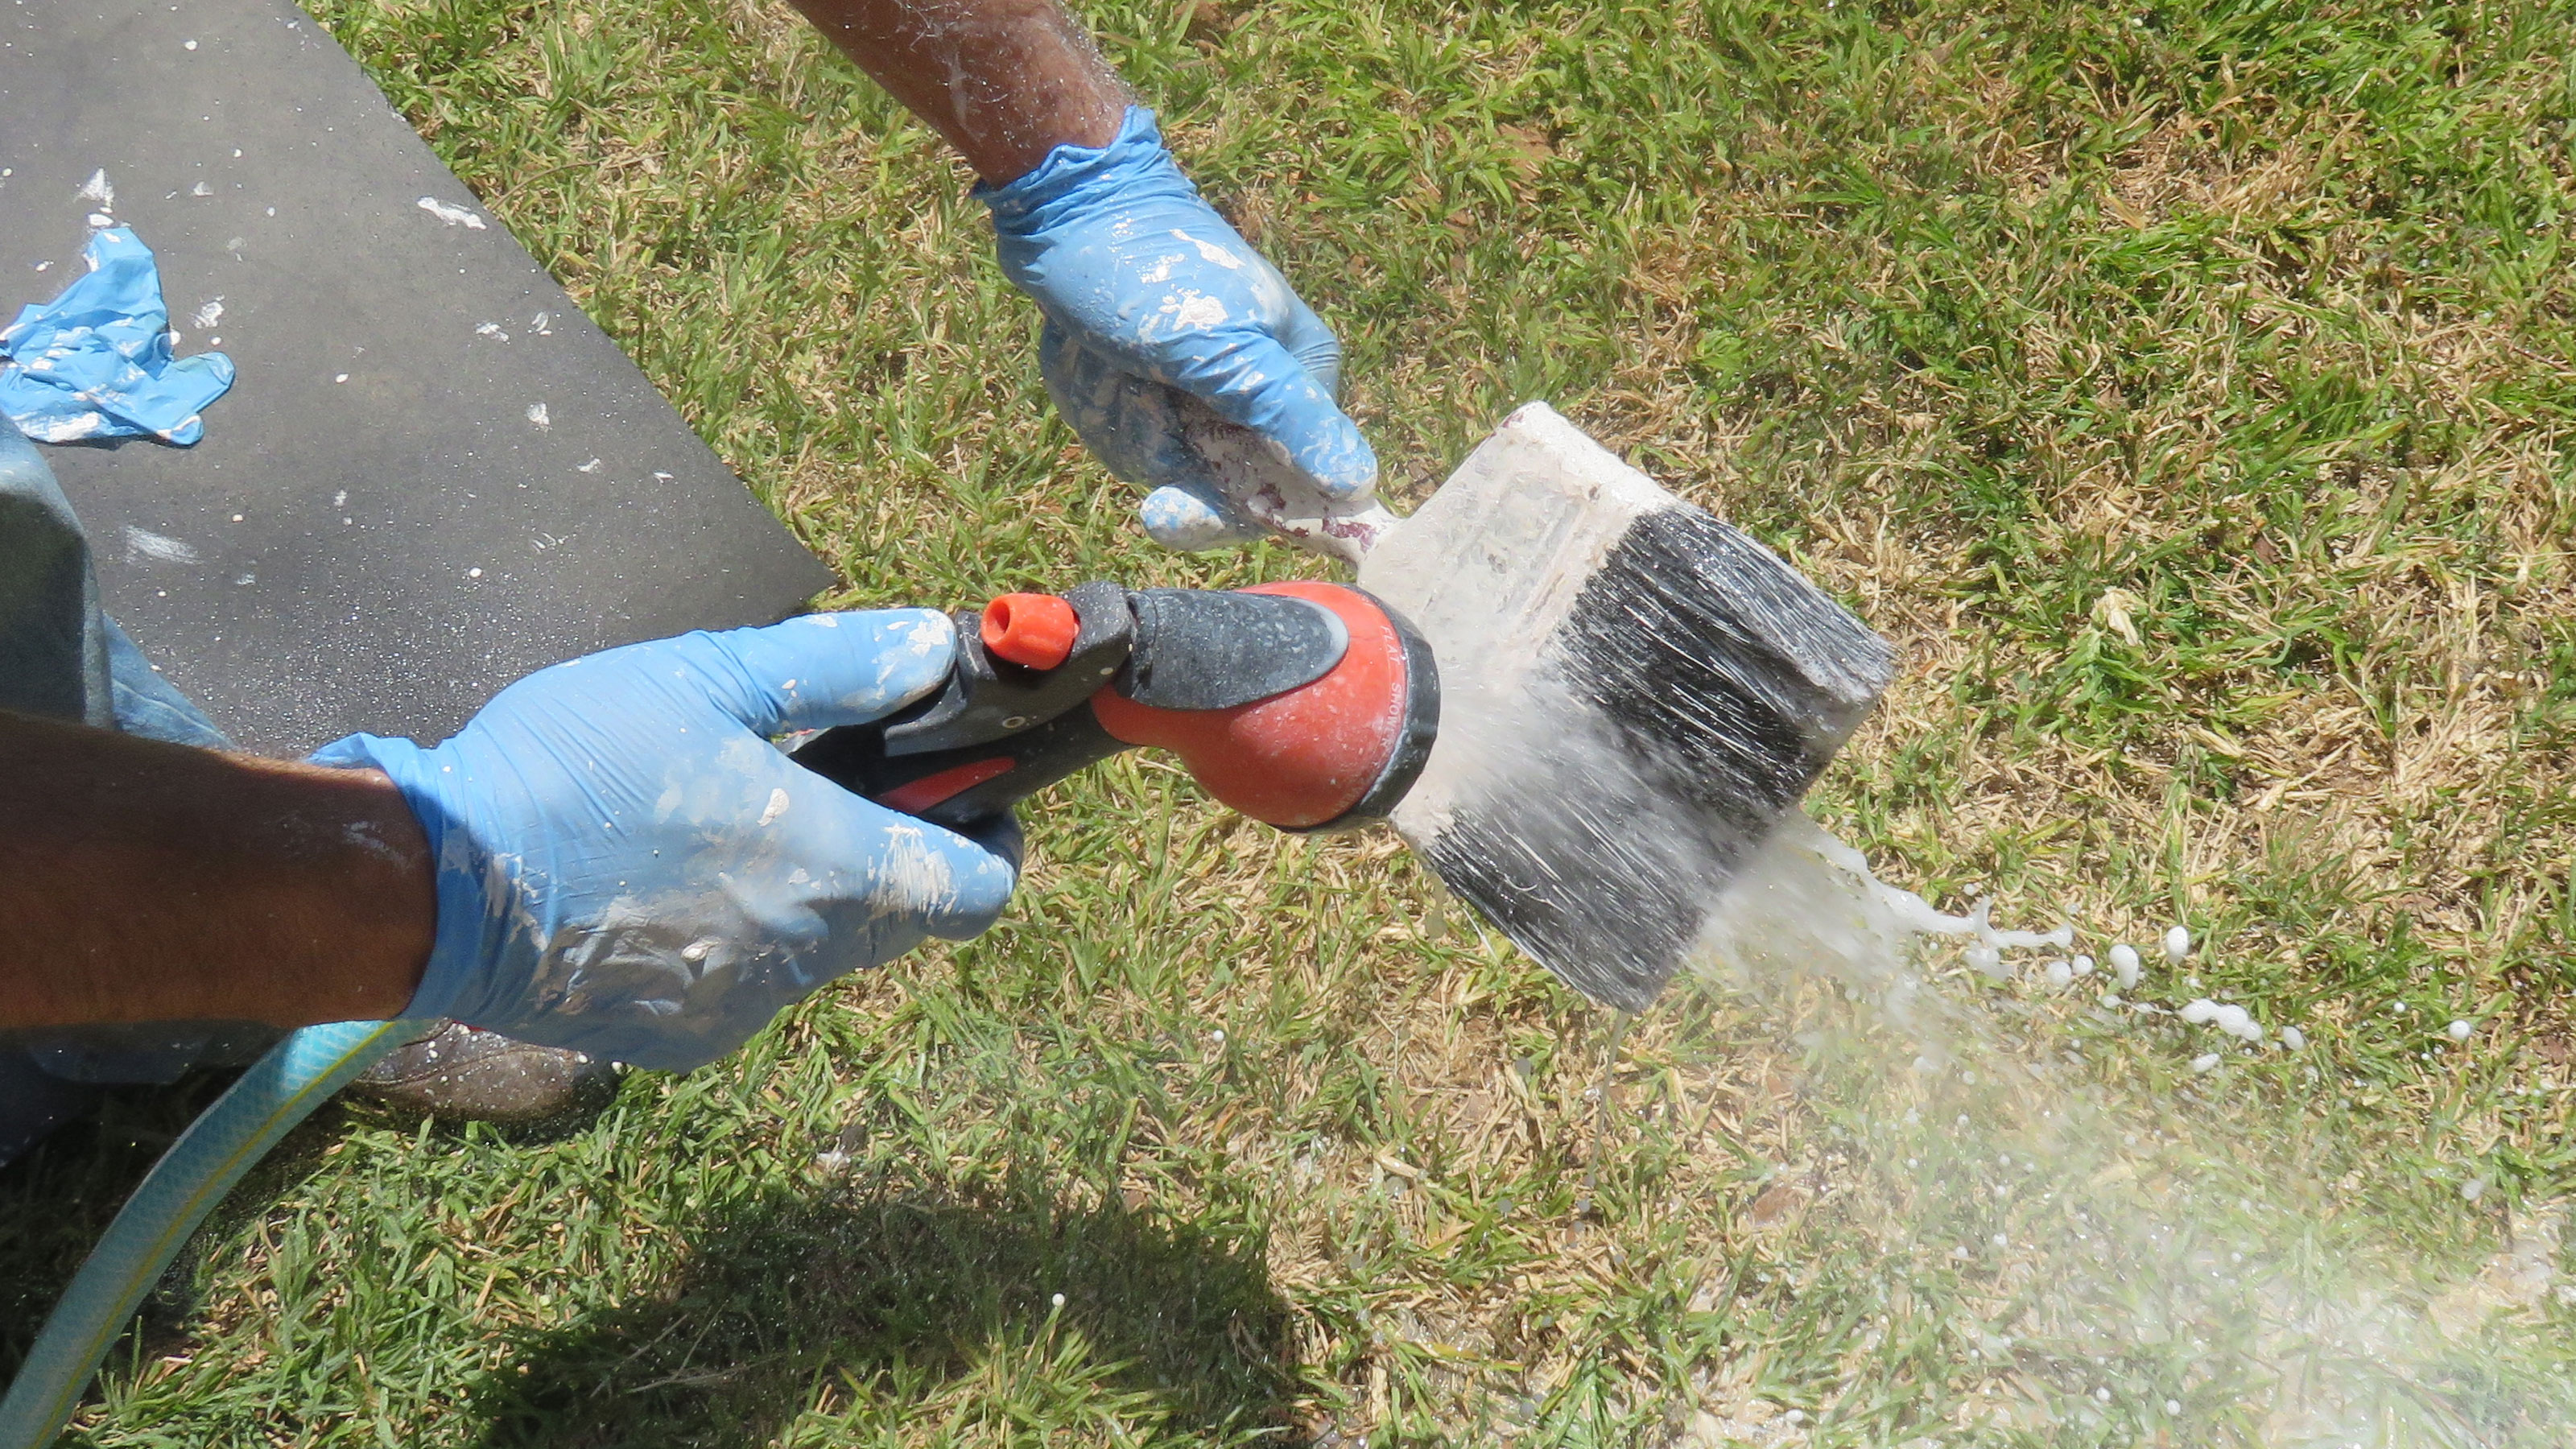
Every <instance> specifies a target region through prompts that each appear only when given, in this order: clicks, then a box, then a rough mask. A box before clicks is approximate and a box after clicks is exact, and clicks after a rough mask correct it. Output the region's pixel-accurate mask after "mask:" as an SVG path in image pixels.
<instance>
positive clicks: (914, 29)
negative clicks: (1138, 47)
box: [795, 0, 1127, 185]
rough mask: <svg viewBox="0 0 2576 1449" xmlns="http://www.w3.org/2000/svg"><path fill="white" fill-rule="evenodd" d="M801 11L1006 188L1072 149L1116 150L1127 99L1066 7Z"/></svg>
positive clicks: (933, 3) (964, 4) (812, 4)
mask: <svg viewBox="0 0 2576 1449" xmlns="http://www.w3.org/2000/svg"><path fill="white" fill-rule="evenodd" d="M795 4H796V6H797V8H798V9H800V10H802V11H804V12H805V14H806V16H807V18H809V19H811V20H812V21H813V22H814V24H815V25H816V26H818V27H820V28H821V30H822V31H823V33H824V34H825V35H828V36H830V37H831V38H832V41H833V43H834V44H836V45H838V46H839V47H840V48H841V50H842V52H843V53H844V54H846V55H848V56H849V57H850V59H851V60H853V61H856V62H857V63H858V65H859V68H860V69H862V70H864V71H866V72H867V73H868V74H869V75H871V76H874V77H875V78H876V81H877V83H878V84H879V85H882V86H884V87H885V88H886V89H887V90H888V91H889V92H891V93H892V94H893V96H894V98H895V99H896V100H899V101H901V102H903V103H904V105H905V106H906V107H908V108H909V109H910V110H911V111H912V113H913V114H914V115H916V116H919V117H921V119H922V120H924V121H926V122H928V123H929V124H930V125H931V126H933V127H934V128H936V129H937V130H938V132H939V134H941V135H943V136H945V137H947V138H948V141H949V144H950V145H953V146H955V147H956V148H957V150H958V152H959V154H961V155H963V156H964V157H965V158H966V160H967V163H968V164H969V165H971V166H973V167H974V168H975V170H976V172H977V174H979V175H981V176H982V177H983V178H984V179H985V180H987V181H990V182H993V183H995V184H997V185H998V184H1000V183H1003V182H1008V181H1013V180H1016V179H1018V178H1019V177H1020V176H1022V175H1024V174H1026V173H1027V172H1028V171H1030V170H1031V169H1032V168H1034V167H1035V166H1036V165H1037V164H1038V163H1039V162H1040V161H1043V160H1045V159H1046V154H1047V152H1049V151H1050V150H1053V149H1054V148H1055V147H1057V146H1059V145H1062V144H1065V143H1067V142H1071V143H1073V144H1075V145H1081V146H1105V145H1107V144H1108V143H1109V141H1110V139H1111V138H1112V137H1113V136H1115V135H1116V134H1117V133H1118V122H1119V118H1120V117H1121V116H1122V115H1123V114H1125V112H1126V108H1127V91H1126V88H1125V87H1124V86H1122V85H1120V84H1119V83H1118V78H1117V76H1116V75H1114V74H1112V73H1111V71H1110V69H1109V66H1108V64H1107V63H1106V62H1104V61H1103V60H1102V59H1101V58H1100V52H1099V51H1098V50H1097V49H1096V48H1094V47H1093V45H1092V43H1091V38H1090V37H1089V36H1088V35H1086V34H1084V33H1083V30H1082V28H1081V26H1080V25H1079V24H1078V23H1077V22H1076V21H1075V20H1074V19H1073V18H1072V17H1071V16H1068V15H1067V14H1065V13H1064V11H1063V10H1061V9H1059V8H1058V7H1057V5H1056V4H1055V0H795Z"/></svg>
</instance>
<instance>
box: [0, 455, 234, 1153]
mask: <svg viewBox="0 0 2576 1449" xmlns="http://www.w3.org/2000/svg"><path fill="white" fill-rule="evenodd" d="M0 709H11V710H17V711H19V712H21V713H24V714H34V715H43V716H47V717H49V718H53V719H64V720H78V721H80V722H81V723H84V724H89V725H95V726H98V727H100V728H110V729H119V730H124V731H126V732H127V733H129V734H138V735H148V736H150V737H152V738H154V739H160V740H172V741H176V742H177V743H180V744H184V745H197V746H200V747H203V748H208V749H229V748H231V746H232V741H231V740H229V739H227V738H226V737H225V735H224V732H223V731H222V730H219V729H217V728H215V723H214V721H213V720H210V719H208V718H206V715H205V712H204V711H202V710H200V709H198V708H197V707H196V706H195V705H194V704H191V703H189V702H188V698H187V696H186V695H183V694H181V693H180V692H179V691H178V689H177V688H176V687H175V686H173V685H172V684H171V683H170V682H169V681H168V680H165V679H163V678H162V677H161V676H160V675H159V674H158V673H156V672H155V671H154V670H153V668H152V665H151V662H150V661H149V660H147V659H145V658H144V657H143V651H142V650H140V649H138V648H136V647H135V645H134V641H133V640H131V639H129V638H127V637H126V636H125V631H124V630H122V629H119V628H118V627H116V623H115V621H114V620H112V619H110V618H108V617H107V613H106V611H105V610H104V609H102V608H101V607H100V604H99V595H98V577H97V574H96V573H95V572H94V571H93V570H92V568H91V567H90V550H89V539H88V536H87V535H86V534H84V533H83V532H82V531H81V526H80V520H79V519H78V518H76V517H74V516H73V514H72V508H71V503H70V502H69V501H68V500H67V499H65V498H64V497H63V491H62V489H61V488H60V487H59V486H57V485H56V484H55V482H54V474H53V470H52V469H51V468H48V467H46V466H45V460H44V458H43V457H42V456H41V455H40V454H38V453H37V451H36V448H35V445H34V444H32V443H29V442H28V441H27V440H26V439H25V438H22V437H20V436H19V435H18V431H17V429H16V428H14V427H11V426H9V425H8V423H7V422H6V421H5V420H0ZM31 944H33V943H31ZM277 1036H278V1032H277V1031H276V1030H275V1029H274V1028H272V1027H265V1026H260V1025H257V1024H254V1023H207V1022H180V1023H158V1022H156V1023H151V1024H148V1025H141V1026H112V1027H87V1028H82V1029H79V1030H48V1031H26V1032H14V1033H13V1032H0V1164H5V1163H6V1162H7V1161H8V1160H9V1159H10V1158H11V1157H14V1156H16V1155H17V1154H18V1153H19V1152H20V1151H23V1150H24V1149H25V1148H26V1147H27V1146H28V1145H30V1144H31V1143H33V1142H35V1141H37V1140H38V1139H40V1138H42V1137H43V1136H44V1135H45V1134H46V1133H47V1132H50V1131H52V1130H53V1128H54V1127H56V1126H58V1125H60V1124H61V1123H62V1122H64V1121H66V1120H68V1119H69V1118H70V1117H72V1116H75V1115H77V1114H78V1113H80V1112H81V1111H83V1110H85V1109H86V1108H87V1107H88V1105H89V1103H90V1101H91V1099H93V1098H94V1097H95V1096H96V1088H97V1086H98V1085H100V1084H106V1083H119V1082H173V1081H177V1080H178V1079H179V1076H180V1074H181V1073H183V1072H185V1071H187V1070H188V1069H189V1068H190V1067H192V1066H195V1065H198V1064H200V1063H231V1064H238V1063H240V1062H244V1061H247V1060H249V1059H250V1058H251V1057H252V1056H255V1055H256V1054H257V1053H258V1052H260V1051H263V1050H265V1049H266V1048H267V1046H268V1044H269V1043H271V1042H273V1041H275V1040H276V1038H277Z"/></svg>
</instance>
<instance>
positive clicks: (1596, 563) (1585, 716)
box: [1192, 403, 1895, 1010]
mask: <svg viewBox="0 0 2576 1449" xmlns="http://www.w3.org/2000/svg"><path fill="white" fill-rule="evenodd" d="M1192 437H1193V441H1194V442H1196V443H1197V444H1198V446H1199V450H1200V452H1201V454H1202V455H1203V456H1204V457H1205V458H1206V459H1207V461H1208V462H1209V464H1210V469H1211V472H1212V473H1213V475H1214V476H1215V477H1216V478H1217V479H1218V480H1219V487H1220V489H1221V490H1222V491H1223V492H1224V493H1225V494H1226V495H1227V496H1228V497H1229V498H1230V499H1231V500H1232V501H1233V502H1234V503H1235V504H1236V505H1237V506H1238V507H1240V508H1242V509H1243V510H1244V511H1245V512H1246V513H1248V514H1250V515H1251V516H1252V517H1254V518H1256V519H1257V520H1259V521H1260V522H1261V523H1262V524H1263V525H1264V526H1265V527H1267V528H1269V529H1270V530H1271V531H1272V532H1274V533H1276V534H1277V535H1279V536H1280V537H1282V538H1284V539H1287V540H1288V541H1290V542H1292V543H1295V544H1297V545H1299V546H1300V547H1303V548H1307V549H1310V550H1312V551H1313V552H1316V553H1319V554H1323V555H1325V556H1327V557H1331V558H1336V559H1340V560H1342V561H1344V562H1346V563H1351V564H1354V565H1356V566H1357V568H1358V571H1359V583H1360V586H1361V588H1362V589H1364V590H1366V591H1367V592H1368V593H1369V594H1372V595H1374V596H1375V597H1376V598H1377V599H1378V600H1380V601H1381V602H1382V603H1383V604H1384V605H1386V606H1387V608H1388V609H1389V610H1390V611H1391V612H1393V613H1395V614H1396V615H1398V616H1399V617H1400V618H1402V619H1403V620H1405V621H1407V622H1408V623H1409V624H1410V625H1411V626H1412V627H1413V628H1414V629H1416V630H1418V631H1419V632H1420V634H1421V636H1422V637H1423V638H1424V640H1426V641H1427V642H1428V644H1429V647H1430V652H1431V655H1432V658H1433V659H1434V660H1435V661H1436V664H1437V668H1438V672H1439V690H1440V706H1439V730H1438V735H1437V738H1436V740H1435V741H1434V742H1433V744H1432V746H1431V749H1430V753H1429V757H1428V760H1427V762H1426V763H1425V764H1424V765H1423V766H1422V769H1421V773H1420V774H1419V776H1418V777H1416V778H1415V779H1414V781H1413V782H1412V784H1411V786H1410V788H1409V789H1408V790H1406V791H1405V793H1404V794H1403V796H1402V798H1401V799H1400V800H1398V801H1397V802H1396V803H1395V804H1394V807H1393V809H1392V812H1391V818H1392V820H1393V822H1394V824H1395V827H1396V829H1397V830H1398V831H1399V832H1401V833H1402V834H1403V836H1404V838H1405V840H1406V841H1407V842H1408V843H1410V844H1411V845H1412V847H1413V848H1414V850H1415V851H1416V852H1417V853H1418V854H1419V855H1420V856H1421V857H1422V859H1423V860H1424V861H1426V862H1427V863H1428V864H1429V865H1430V867H1431V869H1432V870H1433V871H1434V872H1435V873H1436V874H1437V875H1438V876H1439V877H1440V880H1441V881H1442V883H1443V884H1445V885H1446V886H1447V887H1448V888H1449V890H1450V891H1451V892H1453V893H1454V894H1456V895H1457V896H1458V898H1459V899H1461V900H1463V901H1465V902H1466V903H1467V904H1468V905H1469V906H1471V907H1473V908H1474V910H1475V911H1476V913H1477V914H1478V915H1480V916H1482V917H1483V918H1484V919H1485V920H1486V921H1488V922H1490V923H1492V924H1493V925H1494V926H1495V927H1496V928H1497V929H1499V930H1501V931H1502V932H1503V934H1505V935H1507V936H1509V937H1510V938H1511V939H1512V940H1513V941H1514V942H1516V943H1517V944H1518V945H1519V946H1520V947H1521V949H1522V950H1524V951H1527V952H1528V953H1529V954H1530V955H1531V956H1532V957H1533V958H1535V959H1536V960H1537V961H1538V962H1539V963H1540V964H1541V965H1543V966H1545V967H1546V968H1547V969H1548V970H1550V971H1552V972H1554V973H1555V974H1556V975H1557V976H1558V977H1559V978H1561V979H1563V980H1564V981H1565V982H1566V983H1567V984H1568V985H1570V986H1572V987H1574V988H1575V989H1576V990H1578V991H1580V992H1582V993H1583V994H1584V995H1586V996H1588V997H1590V998H1592V999H1593V1000H1595V1001H1598V1002H1601V1003H1604V1004H1606V1005H1609V1006H1613V1007H1618V1008H1621V1009H1624V1010H1635V1009H1638V1008H1641V1007H1643V1006H1645V1005H1647V1004H1648V1003H1650V1002H1652V1001H1653V1000H1654V999H1655V997H1656V995H1657V994H1658V993H1659V992H1660V991H1661V990H1662V989H1663V986H1664V984H1665V982H1667V981H1668V980H1670V979H1671V977H1672V976H1673V974H1674V973H1675V972H1676V971H1678V970H1679V969H1680V968H1681V967H1682V966H1683V965H1684V964H1685V963H1686V962H1687V961H1688V959H1689V958H1690V955H1691V952H1692V948H1693V944H1694V942H1695V941H1696V940H1697V939H1698V937H1699V935H1700V933H1701V930H1702V926H1703V923H1704V921H1705V919H1706V917H1707V914H1708V912H1709V909H1710V907H1711V905H1712V903H1713V902H1714V901H1715V899H1716V898H1717V896H1718V895H1719V893H1720V892H1721V891H1722V890H1723V889H1724V888H1725V886H1726V884H1727V882H1728V880H1729V879H1730V878H1731V877H1732V876H1733V875H1734V873H1735V871H1736V869H1737V867H1738V865H1739V863H1740V862H1742V861H1743V860H1744V858H1745V856H1746V854H1747V853H1748V852H1750V851H1751V850H1753V849H1754V848H1755V847H1756V846H1758V845H1759V844H1760V843H1761V842H1762V840H1763V838H1764V837H1765V836H1766V835H1767V834H1768V833H1769V832H1770V829H1771V827H1772V825H1773V824H1774V823H1775V822H1777V821H1778V820H1779V819H1780V818H1781V817H1782V815H1784V814H1785V813H1786V812H1788V811H1791V810H1793V809H1795V808H1796V807H1797V803H1798V800H1799V798H1800V797H1801V796H1802V795H1803V794H1805V792H1806V790H1807V787H1808V786H1809V785H1811V784H1813V783H1814V782H1815V780H1816V777H1817V776H1818V775H1819V774H1820V773H1821V772H1822V771H1823V770H1824V767H1825V764H1826V762H1827V761H1829V760H1831V759H1832V758H1833V755H1834V752H1835V751H1836V750H1838V749H1840V748H1841V747H1842V744H1843V742H1844V741H1845V740H1846V739H1848V738H1850V736H1851V732H1852V730H1853V729H1854V728H1855V727H1856V726H1858V724H1859V723H1860V721H1861V719H1862V717H1863V716H1864V715H1866V714H1867V713H1868V712H1869V709H1870V707H1871V705H1872V704H1873V703H1875V702H1876V700H1877V698H1878V696H1879V694H1880V693H1881V692H1882V691H1883V690H1885V689H1886V687H1887V685H1888V682H1889V680H1890V679H1891V677H1892V676H1893V671H1894V664H1895V654H1894V651H1893V650H1892V649H1891V648H1890V647H1889V646H1888V644H1887V642H1886V641H1885V640H1884V639H1881V638H1880V637H1879V636H1878V635H1877V634H1875V633H1873V632H1872V631H1871V630H1870V629H1869V627H1868V626H1867V625H1865V624H1863V623H1862V622H1861V621H1860V620H1859V619H1858V618H1855V617H1854V616H1853V615H1852V613H1851V612H1850V611H1849V610H1847V609H1845V608H1843V607H1842V606H1841V605H1840V604H1838V603H1836V602H1835V601H1834V600H1833V599H1832V598H1831V597H1829V596H1828V595H1826V594H1825V593H1824V591H1823V590H1821V589H1819V588H1817V587H1816V586H1815V585H1814V584H1813V583H1811V582H1809V581H1808V580H1807V579H1806V578H1805V577H1804V576H1802V575H1800V574H1799V573H1798V571H1797V570H1795V569H1793V568H1791V567H1790V566H1789V565H1788V564H1787V563H1785V562H1783V561H1782V560H1781V559H1780V557H1779V556H1778V555H1776V554H1774V553H1772V552H1771V551H1770V550H1769V549H1767V548H1764V547H1763V546H1762V545H1761V544H1759V543H1757V542H1755V541H1754V540H1753V539H1752V538H1751V537H1749V536H1748V535H1746V534H1745V533H1744V532H1742V531H1741V530H1739V529H1737V528H1735V527H1733V526H1732V525H1730V524H1727V523H1725V522H1723V521H1721V520H1719V519H1717V518H1715V517H1713V516H1711V515H1710V514H1709V513H1708V512H1707V511H1706V510H1704V509H1701V508H1698V507H1696V506H1694V505H1692V504H1690V503H1687V502H1685V501H1683V500H1682V499H1681V498H1679V497H1676V496H1675V495H1674V494H1672V493H1671V492H1669V491H1667V490H1665V489H1664V488H1662V487H1661V486H1659V485H1657V484H1656V483H1655V482H1654V481H1653V480H1652V479H1650V478H1648V477H1646V476H1645V475H1644V474H1643V473H1640V472H1638V471H1637V470H1636V469H1634V468H1631V467H1629V466H1628V465H1627V464H1625V463H1623V462H1621V461H1620V460H1619V459H1618V458H1617V457H1616V456H1615V455H1613V454H1612V453H1611V452H1610V451H1609V450H1608V449H1606V448H1603V447H1602V446H1601V445H1600V444H1598V443H1596V442H1594V441H1593V440H1592V439H1591V438H1589V437H1587V436H1585V434H1584V433H1583V431H1582V430H1581V429H1579V428H1577V427H1575V426H1574V425H1573V424H1572V423H1570V422H1568V421H1566V420H1565V418H1563V417H1562V416H1560V415H1559V414H1558V413H1557V412H1556V411H1555V410H1554V409H1552V408H1550V407H1548V406H1547V405H1546V404H1544V403H1530V404H1528V405H1526V406H1524V407H1522V408H1520V409H1519V410H1517V411H1515V412H1514V413H1512V415H1511V416H1510V417H1508V418H1506V419H1504V421H1503V423H1502V425H1501V427H1499V428H1497V429H1496V430H1495V431H1494V433H1493V434H1492V435H1491V436H1490V437H1488V438H1487V439H1485V441H1484V442H1483V443H1482V444H1480V445H1479V446H1478V447H1477V448H1476V449H1475V451H1474V452H1472V453H1470V454H1469V455H1468V456H1467V458H1466V460H1465V461H1464V462H1462V463H1461V464H1459V466H1458V468H1457V470H1456V471H1455V472H1453V473H1451V474H1450V476H1449V478H1448V481H1447V482H1445V483H1443V484H1442V485H1441V487H1440V489H1439V491H1438V492H1436V493H1434V494H1433V495H1432V497H1431V499H1430V500H1429V501H1428V502H1426V503H1425V504H1423V505H1422V507H1421V508H1420V509H1419V510H1417V511H1416V512H1415V513H1414V514H1412V516H1410V517H1409V518H1402V519H1399V518H1398V517H1396V516H1395V515H1394V514H1392V513H1389V512H1388V511H1387V510H1386V509H1385V508H1383V507H1381V506H1379V505H1376V504H1370V505H1369V506H1367V507H1365V508H1361V509H1356V510H1347V509H1346V510H1337V509H1335V508H1334V507H1333V506H1331V505H1329V504H1327V503H1326V502H1325V501H1324V500H1323V499H1322V498H1321V496H1320V495H1318V494H1316V493H1315V492H1314V491H1313V490H1312V489H1310V488H1307V487H1305V486H1304V485H1303V484H1301V483H1300V482H1299V481H1298V480H1297V478H1296V476H1295V475H1294V474H1293V473H1291V472H1290V471H1289V470H1288V469H1287V468H1286V466H1285V464H1284V461H1283V460H1282V458H1281V456H1280V455H1279V454H1278V453H1277V451H1276V450H1275V449H1273V448H1272V447H1271V446H1270V445H1269V444H1267V443H1266V442H1264V441H1263V440H1262V439H1260V438H1259V437H1258V436H1257V435H1255V434H1252V433H1250V432H1247V431H1245V430H1243V429H1240V428H1235V427H1233V426H1231V425H1229V424H1225V423H1222V422H1219V421H1217V420H1216V419H1215V418H1214V417H1213V416H1212V415H1209V416H1204V417H1202V418H1201V419H1199V420H1198V422H1197V424H1196V425H1195V426H1194V427H1193V429H1192Z"/></svg>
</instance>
